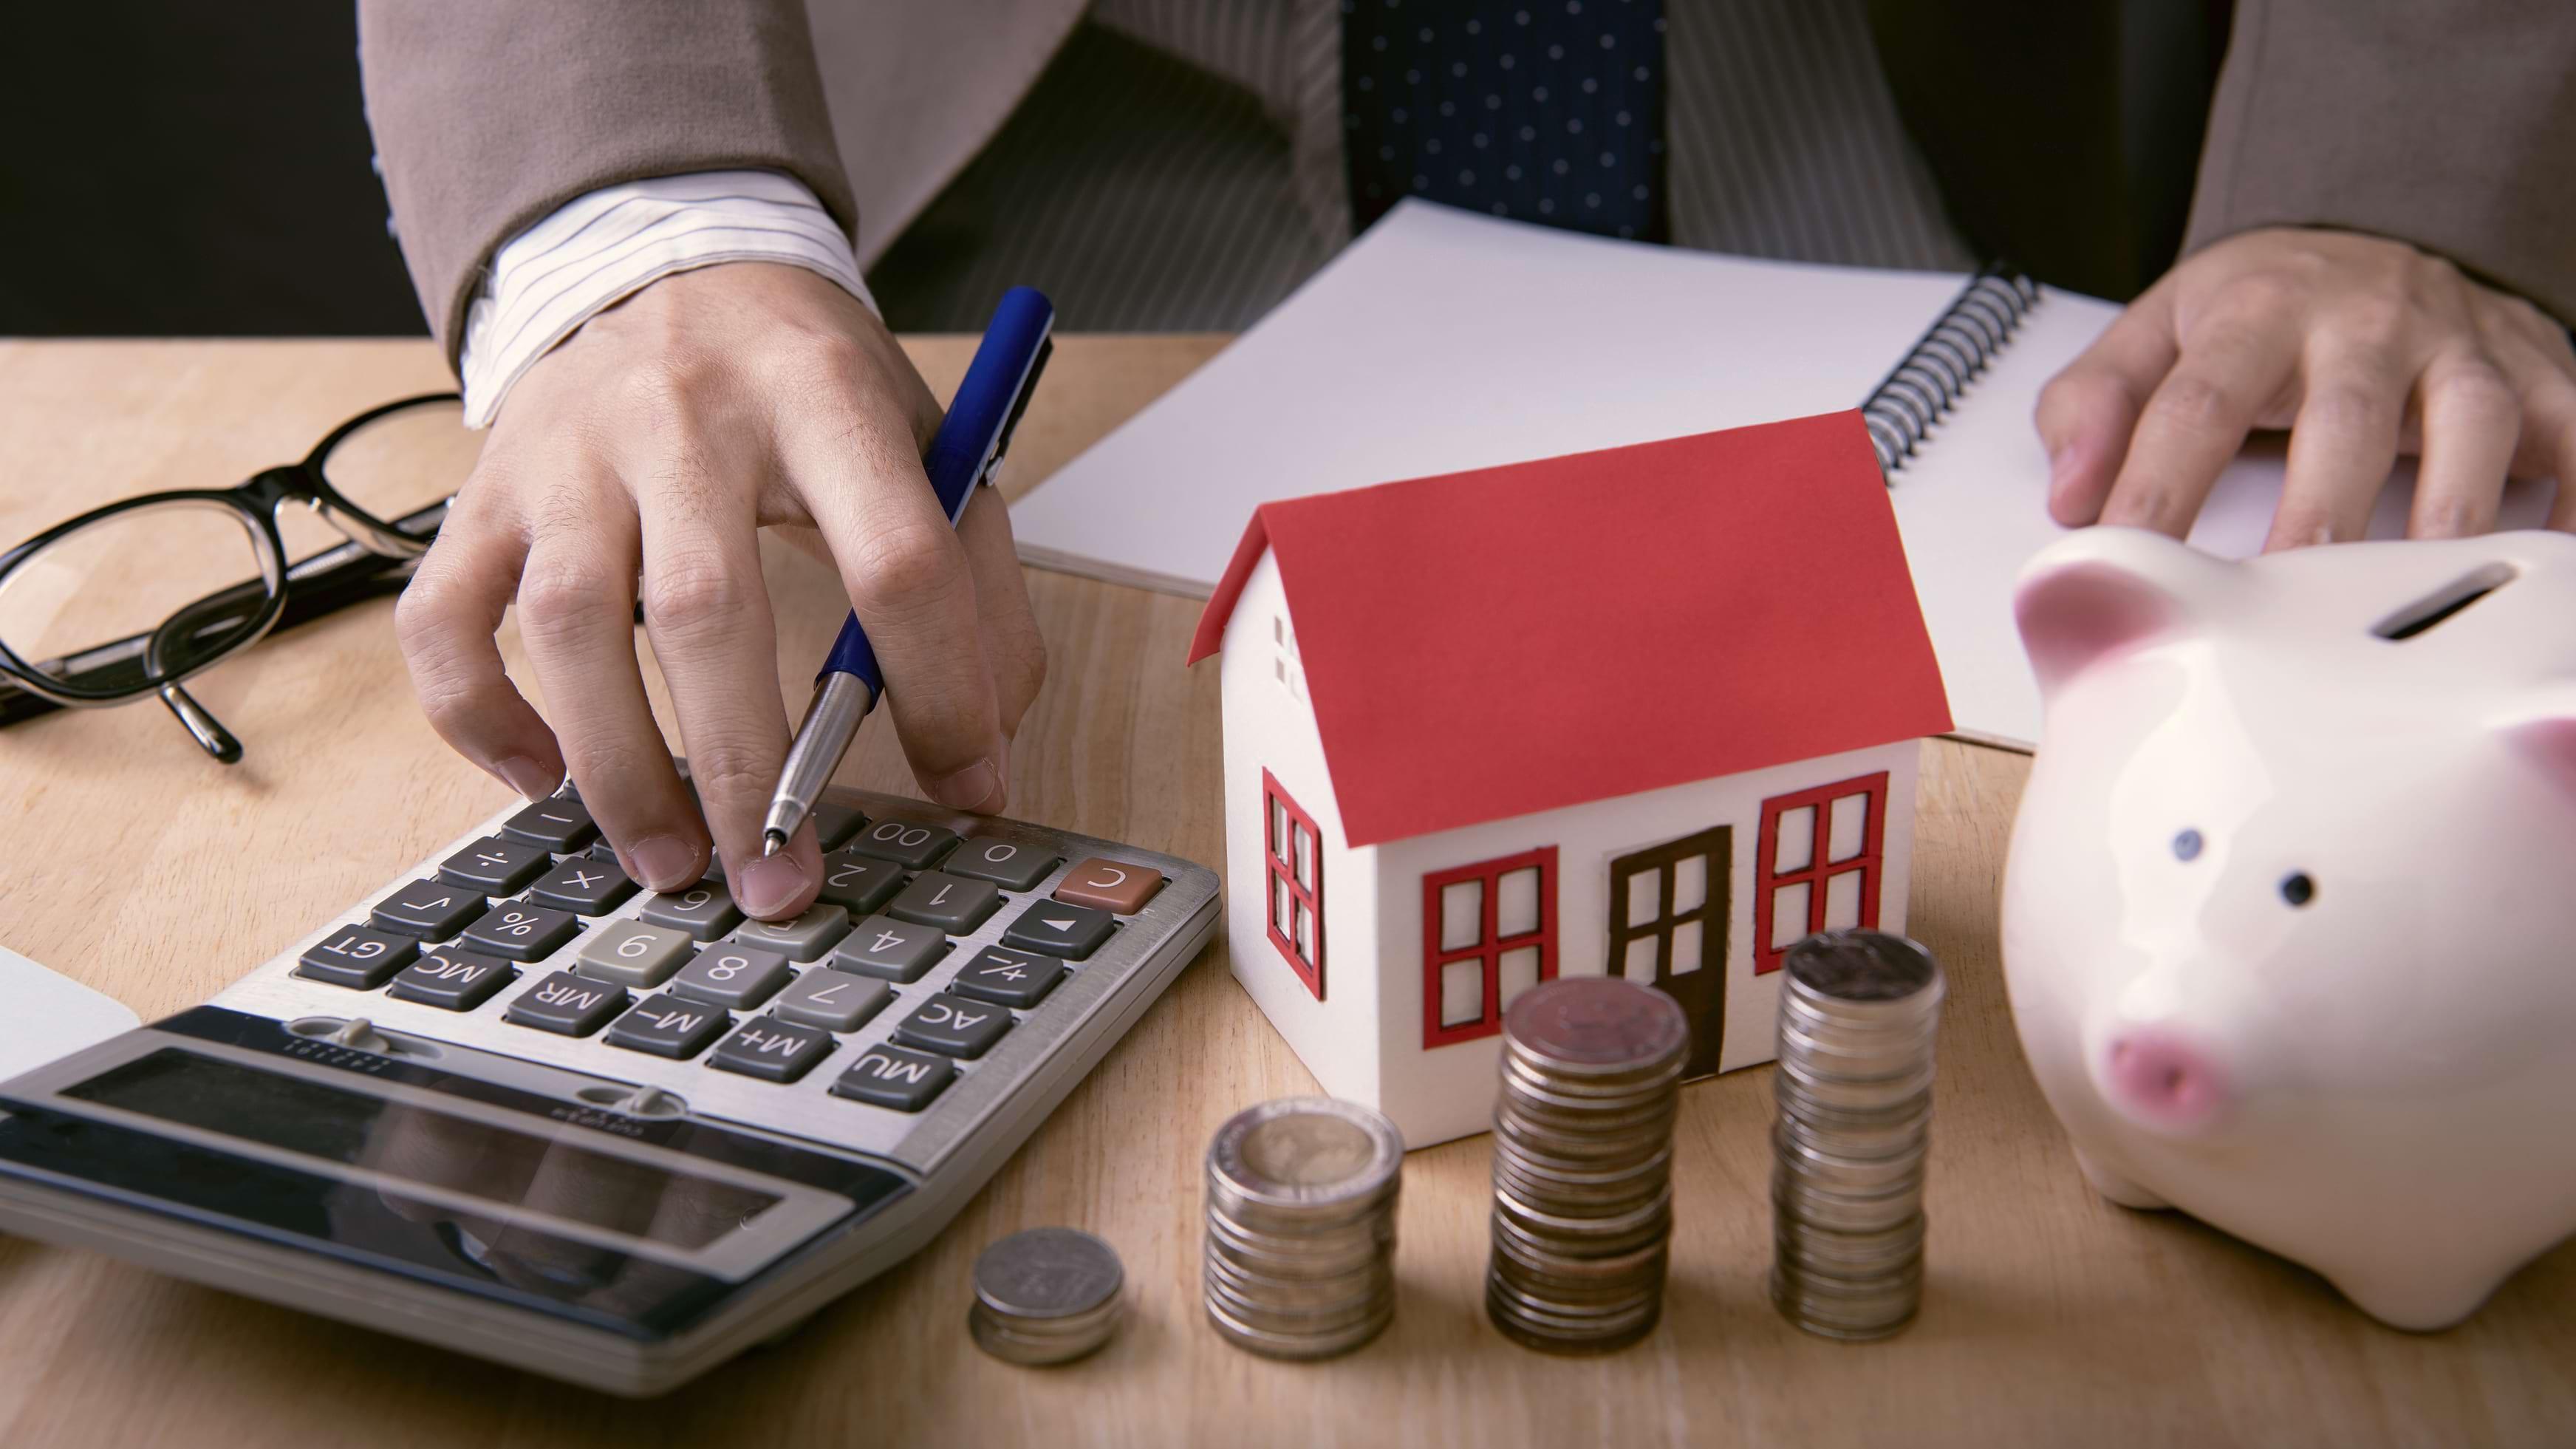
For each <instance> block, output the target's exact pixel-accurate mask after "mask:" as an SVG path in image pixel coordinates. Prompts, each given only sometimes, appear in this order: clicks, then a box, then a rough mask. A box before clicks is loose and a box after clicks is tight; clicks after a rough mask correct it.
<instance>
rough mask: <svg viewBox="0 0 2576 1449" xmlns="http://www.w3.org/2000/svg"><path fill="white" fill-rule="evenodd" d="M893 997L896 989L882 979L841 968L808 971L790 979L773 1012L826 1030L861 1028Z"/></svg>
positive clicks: (771, 1011)
mask: <svg viewBox="0 0 2576 1449" xmlns="http://www.w3.org/2000/svg"><path fill="white" fill-rule="evenodd" d="M893 999H894V989H893V988H892V987H889V986H887V985H886V984H885V983H884V982H882V981H866V980H862V979H860V978H859V977H856V976H852V975H849V974H848V973H846V972H841V971H808V972H806V973H805V974H804V975H802V976H799V977H797V978H796V979H795V981H793V982H791V983H789V985H788V987H787V990H786V991H785V992H784V993H783V994H781V995H780V996H779V998H778V1001H777V1004H776V1005H774V1006H772V1007H770V1008H769V1013H770V1015H772V1016H777V1017H783V1018H785V1019H786V1020H789V1021H801V1022H803V1023H805V1024H806V1025H807V1026H819V1027H821V1028H823V1029H824V1030H825V1031H857V1030H858V1029H859V1028H860V1027H863V1026H865V1025H867V1024H868V1022H869V1020H870V1019H871V1018H873V1017H874V1016H875V1015H876V1014H877V1013H878V1012H880V1011H883V1010H885V1004H886V1003H887V1002H889V1001H892V1000H893Z"/></svg>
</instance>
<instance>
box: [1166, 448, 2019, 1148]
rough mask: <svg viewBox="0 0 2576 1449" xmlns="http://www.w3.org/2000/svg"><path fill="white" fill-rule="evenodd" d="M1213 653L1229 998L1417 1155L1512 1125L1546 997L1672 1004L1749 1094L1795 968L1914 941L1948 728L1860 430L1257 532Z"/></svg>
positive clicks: (1696, 1062)
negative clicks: (1510, 1108)
mask: <svg viewBox="0 0 2576 1449" xmlns="http://www.w3.org/2000/svg"><path fill="white" fill-rule="evenodd" d="M2034 506H2036V505H2034ZM1210 654H1221V655H1222V656H1223V661H1222V664H1221V666H1220V667H1221V670H1222V674H1223V679H1222V687H1223V695H1224V711H1225V789H1226V803H1225V810H1226V868H1227V871H1226V873H1227V880H1226V892H1227V921H1226V927H1227V933H1228V938H1229V943H1230V946H1231V951H1232V955H1233V961H1234V972H1235V975H1236V976H1237V978H1239V979H1240V980H1241V981H1242V982H1243V985H1244V989H1245V990H1247V991H1249V992H1251V993H1252V997H1253V1000H1254V1001H1256V1002H1258V1003H1259V1004H1260V1006H1261V1009H1262V1011H1263V1012H1264V1013H1265V1014H1267V1015H1268V1016H1269V1018H1270V1021H1271V1023H1272V1025H1274V1026H1275V1027H1277V1028H1278V1030H1279V1032H1280V1034H1281V1035H1282V1036H1284V1037H1286V1038H1287V1040H1288V1043H1289V1045H1290V1046H1292V1047H1294V1048H1295V1049H1296V1052H1297V1054H1298V1056H1299V1057H1301V1058H1303V1059H1304V1060H1305V1062H1306V1065H1307V1066H1308V1068H1309V1069H1311V1070H1312V1071H1313V1072H1314V1073H1315V1076H1316V1077H1317V1078H1318V1079H1319V1080H1320V1081H1321V1082H1322V1084H1323V1086H1324V1088H1325V1090H1327V1091H1329V1092H1331V1093H1333V1094H1334V1095H1335V1096H1339V1097H1345V1098H1348V1099H1351V1100H1353V1101H1359V1102H1365V1103H1369V1104H1371V1105H1373V1106H1375V1107H1377V1108H1378V1109H1379V1110H1380V1111H1383V1112H1385V1113H1386V1114H1387V1115H1388V1116H1389V1117H1391V1118H1393V1119H1394V1120H1395V1122H1396V1124H1397V1125H1398V1126H1399V1127H1401V1128H1402V1129H1403V1131H1404V1135H1405V1141H1406V1142H1407V1143H1408V1144H1409V1145H1412V1146H1416V1147H1421V1146H1427V1145H1429V1144H1431V1143H1434V1142H1442V1141H1446V1140H1448V1139H1450V1138H1453V1137H1460V1136H1465V1135H1467V1134H1469V1133H1473V1132H1481V1131H1483V1130H1485V1129H1486V1128H1487V1126H1488V1125H1490V1121H1491V1117H1492V1112H1493V1098H1494V1074H1495V1070H1496V1061H1497V1057H1498V1054H1499V1052H1500V1048H1501V1043H1500V1041H1499V1035H1500V1032H1501V1030H1502V1015H1503V1010H1504V1008H1505V1007H1507V1006H1509V1005H1510V1004H1511V1001H1512V999H1513V997H1515V996H1516V995H1518V994H1519V993H1520V992H1522V991H1525V990H1527V989H1529V987H1531V986H1532V985H1534V984H1535V983H1537V982H1540V981H1544V980H1548V979H1550V978H1553V977H1556V976H1579V975H1586V974H1595V973H1601V972H1616V973H1619V974H1621V975H1623V976H1626V977H1628V978H1629V979H1630V980H1633V981H1638V982H1643V983H1646V984H1648V985H1652V986H1654V987H1656V988H1658V989H1660V990H1663V991H1667V992H1670V993H1671V994H1672V995H1673V996H1674V997H1675V998H1676V999H1677V1000H1679V1001H1680V1002H1681V1003H1682V1005H1683V1006H1684V1007H1685V1008H1687V1009H1688V1011H1689V1013H1690V1017H1691V1021H1692V1025H1693V1032H1694V1041H1693V1047H1692V1055H1691V1064H1690V1065H1691V1071H1692V1072H1693V1074H1694V1075H1697V1074H1704V1073H1708V1072H1717V1071H1725V1070H1728V1069H1731V1068H1734V1067H1739V1066H1747V1065H1751V1064H1753V1063H1756V1062H1763V1061H1768V1060H1770V1058H1771V1055H1772V1036H1773V1031H1774V1027H1775V1014H1776V1011H1777V1007H1778V999H1779V978H1778V977H1777V976H1776V975H1775V974H1774V973H1776V972H1777V970H1778V968H1779V963H1780V958H1781V954H1782V952H1784V951H1785V950H1786V949H1787V948H1788V946H1789V945H1790V944H1791V943H1793V942H1795V941H1797V940H1798V939H1799V938H1800V937H1802V936H1805V935H1807V934H1808V933H1810V932H1812V931H1816V930H1821V929H1824V928H1826V927H1831V926H1852V925H1875V926H1878V927H1880V928H1881V929H1887V930H1901V929H1903V927H1904V923H1905V893H1906V883H1907V867H1908V864H1909V859H1910V854H1911V849H1910V847H1911V843H1912V835H1913V829H1912V826H1913V814H1914V771H1915V754H1916V742H1917V741H1918V740H1919V739H1920V738H1921V737H1923V736H1925V735H1931V734H1938V733H1941V732H1943V731H1945V730H1947V729H1949V727H1950V718H1949V708H1948V704H1947V702H1946V701H1945V699H1944V697H1943V694H1942V689H1941V679H1940V673H1939V670H1938V669H1937V668H1936V666H1935V664H1934V662H1933V656H1932V646H1931V642H1930V640H1929V638H1928V637H1927V636H1926V634H1925V632H1924V627H1923V619H1922V615H1921V612H1920V610H1919V608H1918V606H1917V604H1916V601H1915V594H1914V586H1913V582H1912V579H1911V577H1910V576H1909V575H1908V573H1907V571H1906V566H1905V555H1904V551H1903V549H1902V547H1901V546H1900V544H1899V542H1898V538H1897V531H1896V523H1895V518H1894V515H1893V514H1892V512H1891V511H1890V508H1889V505H1888V499H1887V491H1886V486H1885V484H1884V483H1883V482H1882V481H1881V479H1880V475H1879V470H1878V464H1877V461H1876V458H1875V455H1874V454H1873V453H1872V451H1871V448H1870V442H1869V437H1868V434H1867V432H1866V431H1865V430H1864V428H1863V426H1862V423H1861V418H1860V415H1859V414H1858V413H1856V412H1855V413H1838V414H1831V415H1827V416H1822V417H1815V418H1806V419H1800V420H1797V421H1793V422H1786V423H1778V424H1772V425H1768V426H1764V427H1756V428H1742V429H1736V430H1733V431H1729V432H1722V433H1709V434H1705V435H1701V436H1698V437H1689V438H1677V439H1673V440H1671V441H1668V442H1659V443H1649V444H1644V445H1640V446H1636V447H1629V448H1618V449H1612V450H1609V451H1605V452H1598V453H1583V454H1577V455H1574V456H1571V457H1564V458H1552V459H1547V460H1544V461H1540V462H1534V463H1521V464H1515V465H1512V466H1508V467H1500V468H1491V469H1485V470H1481V471H1478V472H1472V473H1458V474H1451V475H1448V476H1444V477H1437V478H1421V479H1415V480H1412V481H1410V482H1403V483H1390V484H1387V485H1384V486H1382V487H1376V488H1363V489H1357V490H1354V491H1351V492H1345V493H1329V494H1321V495H1318V496H1315V497H1310V498H1300V499H1294V500H1291V501H1288V502H1284V503H1273V504H1267V505H1264V506H1263V507H1262V508H1261V509H1260V510H1259V511H1258V512H1257V513H1256V514H1255V515H1254V517H1253V519H1252V523H1251V526H1250V527H1249V528H1247V529H1246V530H1245V532H1244V536H1243V541H1242V544H1241V546H1240V547H1239V548H1238V549H1237V550H1236V552H1235V556H1234V559H1233V562H1232V563H1231V565H1230V566H1229V567H1228V568H1227V570H1226V573H1225V576H1224V578H1223V580H1222V581H1221V582H1220V583H1219V584H1218V586H1217V590H1216V594H1215V596H1214V597H1213V598H1211V599H1210V600H1209V602H1208V606H1207V612H1206V613H1205V614H1204V615H1203V616H1202V617H1201V619H1200V620H1199V626H1198V633H1197V637H1196V638H1195V639H1194V640H1193V641H1192V644H1191V654H1190V658H1191V660H1192V662H1196V661H1197V660H1199V659H1203V658H1205V657H1207V656H1208V655H1210Z"/></svg>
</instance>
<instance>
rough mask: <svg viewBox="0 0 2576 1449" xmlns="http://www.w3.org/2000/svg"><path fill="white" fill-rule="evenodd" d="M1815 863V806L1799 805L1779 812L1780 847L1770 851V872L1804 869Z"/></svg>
mask: <svg viewBox="0 0 2576 1449" xmlns="http://www.w3.org/2000/svg"><path fill="white" fill-rule="evenodd" d="M1815 863H1816V807H1815V806H1813V805H1801V806H1799V807H1798V808H1797V809H1795V810H1783V811H1781V812H1780V848H1779V849H1778V850H1777V851H1775V852H1773V853H1772V856H1771V873H1772V874H1773V875H1780V874H1783V873H1785V872H1788V871H1793V870H1805V869H1806V868H1807V867H1808V866H1811V865H1814V864H1815Z"/></svg>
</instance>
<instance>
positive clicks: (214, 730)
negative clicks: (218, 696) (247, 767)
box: [157, 684, 242, 765]
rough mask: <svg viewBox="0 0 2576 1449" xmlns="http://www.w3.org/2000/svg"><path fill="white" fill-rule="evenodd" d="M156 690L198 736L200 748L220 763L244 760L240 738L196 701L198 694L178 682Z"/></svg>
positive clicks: (190, 734)
mask: <svg viewBox="0 0 2576 1449" xmlns="http://www.w3.org/2000/svg"><path fill="white" fill-rule="evenodd" d="M157 692H158V693H159V694H160V696H161V702H162V703H163V704H166V705H168V706H170V713H171V714H172V715H174V716H176V717H177V718H178V721H179V724H180V726H181V727H182V728H184V729H186V730H187V731H188V738H190V739H192V740H195V741H196V742H197V747H198V748H199V749H202V750H204V751H205V752H206V753H207V754H210V755H212V756H214V757H215V761H216V763H218V764H224V765H237V764H240V763H241V757H242V747H241V741H240V740H237V739H235V738H233V732H232V731H231V730H228V729H225V728H224V722H223V721H222V720H219V719H217V718H215V717H214V715H213V714H212V713H211V712H210V711H208V710H207V708H206V707H205V706H204V705H202V704H199V703H197V698H196V696H195V695H192V694H190V693H188V691H186V690H184V689H181V688H180V687H179V686H177V685H175V684H165V685H163V686H161V688H160V689H159V691H157Z"/></svg>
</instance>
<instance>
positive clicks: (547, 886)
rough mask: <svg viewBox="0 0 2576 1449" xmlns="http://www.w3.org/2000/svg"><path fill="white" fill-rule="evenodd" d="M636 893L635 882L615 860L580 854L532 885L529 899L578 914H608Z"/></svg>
mask: <svg viewBox="0 0 2576 1449" xmlns="http://www.w3.org/2000/svg"><path fill="white" fill-rule="evenodd" d="M633 894H635V882H633V881H631V880H628V879H627V878H626V872H625V871H624V870H622V869H620V868H619V867H618V865H617V863H616V862H615V861H607V862H601V861H596V860H592V859H590V858H589V857H587V856H580V855H576V856H574V857H573V858H572V859H570V860H567V861H565V862H564V863H563V864H561V865H559V866H556V867H555V868H554V869H552V870H550V871H547V872H546V875H545V879H543V880H540V881H538V882H537V883H536V884H535V885H532V886H530V887H528V899H529V900H532V901H535V902H536V903H537V904H538V905H541V906H553V907H554V908H555V909H557V910H561V911H570V912H572V913H573V914H574V915H577V916H604V915H607V914H608V913H609V912H610V911H613V910H615V909H617V908H618V906H620V905H621V904H623V903H624V902H625V900H626V898H627V897H628V896H631V895H633Z"/></svg>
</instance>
